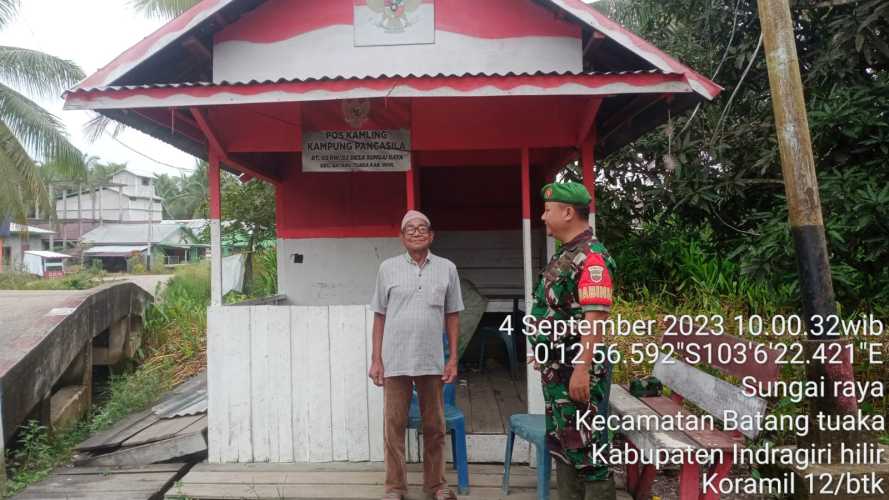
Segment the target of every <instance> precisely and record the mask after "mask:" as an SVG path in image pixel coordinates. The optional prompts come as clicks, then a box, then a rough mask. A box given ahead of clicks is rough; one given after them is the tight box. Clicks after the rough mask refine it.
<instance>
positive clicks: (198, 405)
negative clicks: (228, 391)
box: [151, 372, 207, 418]
mask: <svg viewBox="0 0 889 500" xmlns="http://www.w3.org/2000/svg"><path fill="white" fill-rule="evenodd" d="M151 411H152V413H154V414H155V415H157V416H158V417H160V418H173V417H183V416H186V415H196V414H198V413H204V412H206V411H207V372H201V373H199V374H197V375H195V376H194V377H192V378H190V379H188V380H187V381H185V382H184V383H182V384H181V385H179V386H178V387H176V388H175V389H173V391H172V392H170V393H169V394H167V396H166V397H164V398H163V399H162V400H161V401H160V402H159V403H158V404H156V405H154V406H153V407H152V408H151Z"/></svg>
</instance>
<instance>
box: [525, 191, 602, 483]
mask: <svg viewBox="0 0 889 500" xmlns="http://www.w3.org/2000/svg"><path fill="white" fill-rule="evenodd" d="M541 194H542V195H543V201H544V212H543V216H542V217H541V219H542V220H543V222H544V223H545V224H546V229H547V233H548V234H549V235H550V236H553V237H554V238H556V239H557V240H559V241H561V242H562V246H561V248H560V249H559V250H558V251H557V252H556V254H555V255H553V257H552V259H551V260H550V261H549V263H548V264H547V266H546V268H545V269H544V270H543V272H542V273H541V275H540V281H539V283H538V284H537V288H536V289H535V292H534V302H533V308H532V310H531V315H532V316H533V317H534V318H535V320H536V321H537V322H538V323H539V322H544V321H549V322H553V321H564V320H570V319H575V320H580V319H586V320H589V321H591V322H593V321H596V320H604V319H607V318H608V314H609V311H610V310H611V300H612V298H611V292H612V281H611V277H612V276H613V273H614V267H615V266H614V261H613V260H612V259H611V257H610V256H609V255H608V251H607V250H605V247H604V246H602V244H601V243H599V242H598V241H597V240H596V239H595V238H594V237H593V232H592V229H591V228H590V226H589V224H588V223H587V219H588V218H589V213H590V212H589V203H590V200H591V197H590V194H589V191H587V189H586V188H585V187H584V186H583V184H579V183H577V182H567V183H556V184H549V185H547V186H544V187H543V189H542V191H541ZM592 324H595V323H592ZM529 340H530V341H531V343H532V345H538V344H544V345H545V346H546V347H547V349H546V350H548V351H549V357H548V359H547V361H546V362H545V363H544V364H543V365H537V364H536V363H535V367H536V368H538V369H539V370H540V371H541V379H542V382H543V397H544V400H545V403H546V431H547V441H548V444H549V449H550V453H551V454H552V456H553V457H554V458H555V459H556V465H557V469H556V473H557V475H558V487H559V498H560V499H563V500H569V499H570V500H581V499H585V500H613V499H614V498H615V490H614V480H613V478H612V477H611V474H610V471H609V469H608V465H607V464H604V463H598V462H597V461H596V459H595V457H596V454H595V453H594V447H596V446H597V445H601V444H607V442H608V432H607V431H602V432H591V431H590V430H588V429H585V428H579V426H578V425H577V422H576V415H577V412H578V411H579V412H581V413H585V412H586V411H590V415H596V414H599V415H604V416H606V417H607V412H608V393H609V391H610V388H611V368H610V366H609V365H608V363H607V357H605V356H601V357H599V356H597V357H596V361H597V362H595V363H594V362H593V353H594V350H602V349H604V346H603V344H602V342H603V339H602V337H601V335H600V334H596V332H595V331H594V332H593V334H592V335H586V336H582V337H576V336H571V337H561V338H558V339H553V338H551V337H548V336H544V335H535V336H532V337H529ZM538 349H539V348H538ZM578 350H579V352H578Z"/></svg>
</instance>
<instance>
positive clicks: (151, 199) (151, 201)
mask: <svg viewBox="0 0 889 500" xmlns="http://www.w3.org/2000/svg"><path fill="white" fill-rule="evenodd" d="M153 210H154V197H153V196H151V195H150V194H149V196H148V259H147V262H148V266H147V267H148V269H149V270H151V232H152V227H151V219H152V217H151V212H152V211H153Z"/></svg>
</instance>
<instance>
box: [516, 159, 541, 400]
mask: <svg viewBox="0 0 889 500" xmlns="http://www.w3.org/2000/svg"><path fill="white" fill-rule="evenodd" d="M522 270H523V272H524V278H525V279H524V282H525V314H531V306H532V304H533V303H534V299H533V286H534V268H533V266H532V265H531V151H530V150H529V149H528V148H527V147H525V148H522ZM521 328H522V325H516V331H517V332H519V335H522V336H523V337H524V334H523V333H521ZM524 340H525V349H526V352H527V350H528V345H529V343H528V339H527V338H525V339H524ZM525 366H526V373H527V381H528V384H527V387H526V391H527V396H528V413H537V414H542V413H543V392H542V391H541V389H540V372H538V371H537V370H535V369H534V367H533V366H532V365H528V364H526V365H525Z"/></svg>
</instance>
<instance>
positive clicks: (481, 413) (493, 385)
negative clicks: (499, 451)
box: [457, 359, 528, 434]
mask: <svg viewBox="0 0 889 500" xmlns="http://www.w3.org/2000/svg"><path fill="white" fill-rule="evenodd" d="M487 365H488V366H487V368H486V370H485V372H484V373H481V372H479V371H478V370H475V369H472V368H470V369H469V370H466V371H465V372H464V373H462V374H461V375H460V379H459V383H458V384H457V406H458V407H460V409H462V410H463V414H464V415H465V416H466V432H467V433H468V434H505V433H506V426H507V424H508V422H509V417H510V415H513V414H515V413H528V403H527V397H526V394H527V392H526V389H525V371H524V366H522V369H521V370H517V371H518V372H519V373H518V374H517V376H516V379H515V380H514V379H512V378H510V376H509V370H507V369H506V368H505V367H504V366H502V365H500V364H499V363H498V362H497V360H494V359H489V360H488V362H487ZM463 381H465V383H463Z"/></svg>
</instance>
